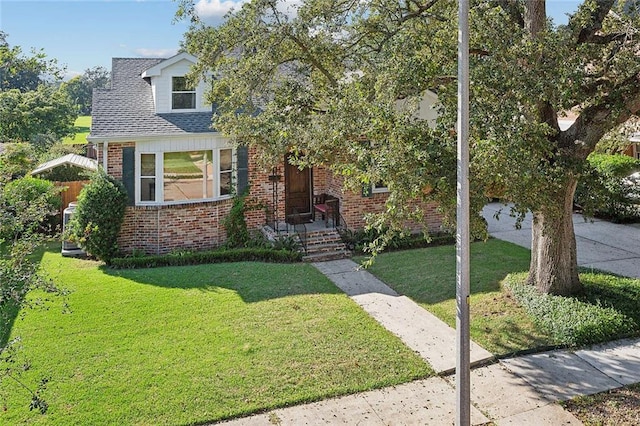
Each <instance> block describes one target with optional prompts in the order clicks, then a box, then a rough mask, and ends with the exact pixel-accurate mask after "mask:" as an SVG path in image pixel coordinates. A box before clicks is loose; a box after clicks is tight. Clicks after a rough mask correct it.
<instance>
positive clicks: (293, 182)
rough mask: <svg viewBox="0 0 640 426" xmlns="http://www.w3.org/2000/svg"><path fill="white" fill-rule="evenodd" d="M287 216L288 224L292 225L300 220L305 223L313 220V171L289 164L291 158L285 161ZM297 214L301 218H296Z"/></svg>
mask: <svg viewBox="0 0 640 426" xmlns="http://www.w3.org/2000/svg"><path fill="white" fill-rule="evenodd" d="M284 164H285V166H284V185H285V186H284V187H285V214H286V215H287V216H286V217H287V222H289V223H291V222H293V221H295V220H296V218H299V219H301V220H303V221H310V220H311V213H312V211H311V209H312V206H311V195H312V194H311V169H310V168H307V167H305V168H304V169H302V170H300V169H299V168H298V166H294V165H291V164H289V157H288V156H287V157H286V158H285V161H284ZM296 213H297V214H298V215H299V216H296Z"/></svg>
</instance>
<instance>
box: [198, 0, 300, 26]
mask: <svg viewBox="0 0 640 426" xmlns="http://www.w3.org/2000/svg"><path fill="white" fill-rule="evenodd" d="M249 1H250V0H197V2H196V4H195V6H194V11H195V12H196V14H197V15H198V17H199V18H200V19H202V20H203V21H204V22H206V23H208V24H212V25H213V24H218V23H220V22H222V18H223V17H224V16H225V15H226V14H227V13H229V12H230V11H232V10H239V9H240V8H241V7H242V5H243V4H245V3H248V2H249ZM302 3H303V0H278V2H277V6H276V7H277V9H278V11H280V12H282V13H284V14H286V15H287V16H289V17H294V16H296V14H297V13H298V8H299V7H300V6H301V5H302Z"/></svg>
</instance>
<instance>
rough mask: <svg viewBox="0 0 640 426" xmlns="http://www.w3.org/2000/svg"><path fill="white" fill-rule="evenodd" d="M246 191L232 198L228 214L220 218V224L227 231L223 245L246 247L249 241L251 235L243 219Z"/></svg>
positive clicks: (245, 208) (245, 207)
mask: <svg viewBox="0 0 640 426" xmlns="http://www.w3.org/2000/svg"><path fill="white" fill-rule="evenodd" d="M246 198H247V196H246V193H245V194H242V195H236V196H235V197H234V198H233V204H232V205H231V210H230V211H229V214H228V215H227V216H226V217H225V218H224V219H223V220H222V226H223V227H224V229H225V231H226V233H227V240H226V241H225V247H228V248H240V247H246V246H247V245H248V244H249V243H250V241H251V235H250V234H249V230H248V229H247V221H246V220H245V212H246V210H247V206H246Z"/></svg>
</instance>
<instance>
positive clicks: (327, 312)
mask: <svg viewBox="0 0 640 426" xmlns="http://www.w3.org/2000/svg"><path fill="white" fill-rule="evenodd" d="M56 249H57V250H59V249H58V248H56ZM42 264H43V267H44V268H45V269H46V270H47V271H48V272H49V273H50V274H51V275H52V276H53V277H54V278H55V280H56V282H57V283H58V284H59V285H60V286H61V287H64V288H66V289H68V290H69V291H70V294H69V296H68V297H67V298H66V303H68V306H69V309H70V312H68V313H64V312H63V311H64V310H63V300H62V299H61V298H56V297H50V298H51V299H52V301H49V302H45V303H44V308H38V307H36V308H31V309H26V310H25V311H24V312H23V314H24V315H20V316H18V318H17V319H16V321H15V324H14V325H13V330H12V336H16V335H19V336H21V337H22V340H23V343H22V345H23V352H22V353H23V355H24V356H25V357H27V358H28V360H29V363H30V366H31V368H30V369H29V370H28V371H26V372H25V373H24V374H23V375H22V380H23V381H25V382H26V383H29V384H36V383H37V382H38V381H39V380H40V379H41V378H42V377H45V376H49V377H51V381H50V382H49V385H48V388H47V390H46V392H45V394H44V397H45V399H46V400H47V402H48V403H49V404H50V408H49V411H48V412H47V414H45V415H40V414H37V413H35V412H30V411H29V410H28V404H29V395H28V394H27V393H26V392H22V390H21V388H20V387H19V386H17V385H15V384H14V383H11V382H10V381H7V380H3V381H2V382H1V384H0V388H1V389H0V391H1V393H0V395H3V396H5V397H6V398H7V400H6V404H7V405H6V407H7V410H6V411H5V412H0V423H1V424H24V423H29V424H56V425H67V424H68V425H78V424H83V425H85V424H86V425H88V424H90V425H100V424H109V425H111V424H138V425H160V424H172V425H175V424H193V423H206V422H212V421H216V420H220V419H224V418H228V417H234V416H239V415H244V414H248V413H253V412H257V411H262V410H266V409H271V408H274V407H280V406H285V405H290V404H296V403H300V402H306V401H314V400H319V399H323V398H326V397H329V396H333V395H340V394H346V393H352V392H357V391H362V390H367V389H371V388H376V387H382V386H387V385H391V384H397V383H402V382H407V381H410V380H413V379H416V378H421V377H426V376H429V375H431V374H432V370H431V369H430V368H429V366H428V365H426V364H425V363H424V362H423V361H422V360H421V359H420V358H419V357H418V356H417V355H416V354H415V353H414V352H412V351H411V350H409V349H408V348H407V347H405V346H404V345H403V344H402V343H401V342H400V341H399V339H397V338H396V337H394V336H392V335H391V334H390V333H388V332H387V331H386V330H384V329H383V328H382V327H381V326H380V325H378V324H377V323H376V322H375V321H374V320H373V319H372V318H371V317H369V316H368V315H367V314H366V313H364V312H363V311H362V310H361V309H360V308H359V307H358V306H357V305H355V304H354V303H353V302H352V301H351V300H350V299H349V298H348V297H347V296H346V295H344V294H343V293H342V292H340V291H339V290H338V289H337V288H336V287H335V286H333V284H331V283H330V282H329V281H328V280H327V279H326V278H325V277H324V276H323V275H321V274H320V273H319V272H318V271H317V270H315V269H314V268H313V267H312V266H310V265H307V264H287V265H280V264H261V263H248V262H247V263H235V264H215V265H200V266H190V267H167V268H157V269H143V270H124V271H110V270H106V269H103V268H100V267H99V265H98V264H97V263H95V262H92V261H86V260H77V259H66V258H62V257H61V256H60V255H59V254H58V253H56V252H53V251H49V252H46V253H45V254H44V256H43V259H42ZM46 296H47V295H46V294H43V293H37V292H34V293H33V294H32V297H33V298H42V297H46Z"/></svg>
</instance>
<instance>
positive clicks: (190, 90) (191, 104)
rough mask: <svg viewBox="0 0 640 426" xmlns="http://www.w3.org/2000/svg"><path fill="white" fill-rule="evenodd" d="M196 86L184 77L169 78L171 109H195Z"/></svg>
mask: <svg viewBox="0 0 640 426" xmlns="http://www.w3.org/2000/svg"><path fill="white" fill-rule="evenodd" d="M195 108H196V88H195V87H192V86H191V85H190V84H189V82H188V81H187V79H186V77H172V78H171V109H195Z"/></svg>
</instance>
